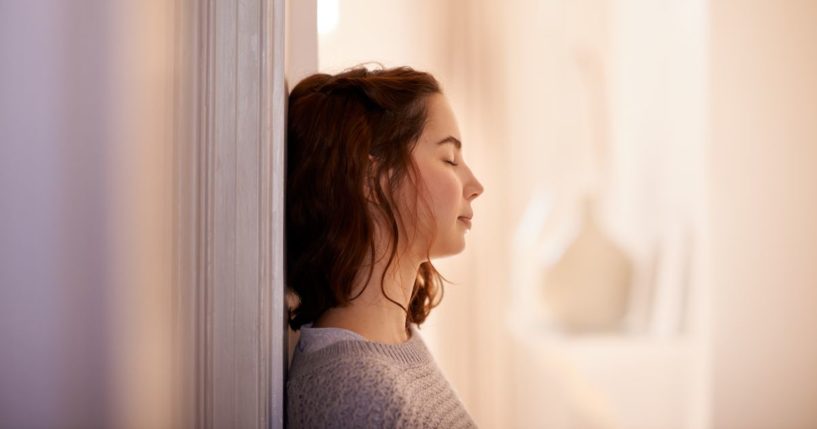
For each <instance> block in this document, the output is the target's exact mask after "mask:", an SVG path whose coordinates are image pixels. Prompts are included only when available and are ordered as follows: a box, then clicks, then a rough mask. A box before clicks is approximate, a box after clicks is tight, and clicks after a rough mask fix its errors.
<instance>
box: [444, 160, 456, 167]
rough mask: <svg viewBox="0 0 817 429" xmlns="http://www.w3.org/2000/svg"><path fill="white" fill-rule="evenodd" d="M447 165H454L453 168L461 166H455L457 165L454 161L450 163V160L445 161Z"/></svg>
mask: <svg viewBox="0 0 817 429" xmlns="http://www.w3.org/2000/svg"><path fill="white" fill-rule="evenodd" d="M445 163H446V164H451V165H453V166H457V165H459V164H455V163H454V161H449V160H445Z"/></svg>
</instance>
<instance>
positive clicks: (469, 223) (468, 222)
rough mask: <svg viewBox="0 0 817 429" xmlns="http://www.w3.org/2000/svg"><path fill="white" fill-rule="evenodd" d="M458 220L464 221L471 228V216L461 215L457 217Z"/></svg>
mask: <svg viewBox="0 0 817 429" xmlns="http://www.w3.org/2000/svg"><path fill="white" fill-rule="evenodd" d="M457 220H458V221H460V222H462V223H464V224H465V225H466V226H467V227H468V229H471V217H470V216H469V217H466V216H460V217H458V218H457Z"/></svg>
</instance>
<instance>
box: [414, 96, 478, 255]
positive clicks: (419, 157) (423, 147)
mask: <svg viewBox="0 0 817 429" xmlns="http://www.w3.org/2000/svg"><path fill="white" fill-rule="evenodd" d="M427 107H428V121H427V123H426V127H425V129H424V130H423V134H422V135H421V136H420V138H419V140H418V141H417V144H416V145H415V146H414V149H413V151H412V157H413V159H414V162H415V163H416V165H417V167H418V170H419V173H420V176H421V179H422V181H423V182H424V183H425V186H426V191H427V193H426V194H425V195H424V197H425V199H426V201H427V202H428V206H429V207H428V208H429V209H430V210H431V213H429V212H428V211H427V210H425V206H424V205H423V204H422V202H421V203H420V204H419V206H418V207H417V213H418V216H419V219H418V224H419V225H421V226H420V228H419V230H418V231H417V232H416V234H417V236H416V237H415V240H414V242H415V243H420V245H421V247H422V248H417V249H416V250H417V251H419V252H420V253H419V255H421V256H422V257H425V254H426V247H425V246H426V245H427V244H428V243H429V242H430V252H429V256H430V257H432V258H435V257H443V256H449V255H454V254H457V253H460V252H462V250H463V249H464V248H465V233H466V232H467V231H468V230H469V229H471V219H470V218H471V217H472V216H473V213H474V212H473V208H472V207H471V202H472V201H473V200H474V199H475V198H476V197H477V196H479V195H480V194H481V193H482V191H483V187H482V184H481V183H480V182H479V181H478V180H477V178H476V177H474V174H473V173H472V172H471V169H470V168H469V167H468V165H467V164H466V163H465V159H464V158H463V156H462V148H461V144H460V142H461V141H462V138H461V136H460V131H459V127H458V126H457V120H456V118H455V116H454V112H453V110H452V109H451V105H450V104H449V103H448V99H447V98H446V97H445V96H444V95H442V94H434V95H432V96H430V97H429V99H428V106H427ZM406 183H407V182H406ZM420 189H422V187H421V188H420ZM410 196H411V198H410V199H408V200H407V201H412V202H413V201H414V198H413V195H410ZM434 229H436V231H437V234H436V238H434V237H432V234H433V231H434ZM411 235H413V234H412V232H410V236H411ZM432 238H434V240H433V241H431V240H432ZM415 247H416V246H415Z"/></svg>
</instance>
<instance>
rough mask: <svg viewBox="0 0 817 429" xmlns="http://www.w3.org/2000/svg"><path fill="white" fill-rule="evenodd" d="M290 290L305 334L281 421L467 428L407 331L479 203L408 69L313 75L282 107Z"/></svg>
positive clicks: (445, 127)
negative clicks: (438, 261) (438, 263)
mask: <svg viewBox="0 0 817 429" xmlns="http://www.w3.org/2000/svg"><path fill="white" fill-rule="evenodd" d="M287 132H288V135H287V151H288V152H287V173H286V174H287V185H286V186H287V192H286V195H287V196H286V207H287V208H286V280H287V285H288V287H289V288H290V291H292V292H294V293H295V295H297V298H298V299H299V303H298V305H297V307H295V308H294V309H293V310H292V313H291V315H290V321H289V323H290V326H291V327H292V329H294V330H299V329H300V331H301V334H300V338H299V340H298V344H297V346H296V349H295V352H294V355H293V358H292V364H291V366H290V369H289V375H288V380H287V408H288V410H287V415H288V416H287V421H288V426H289V427H292V428H302V427H355V428H364V427H377V428H381V427H383V428H385V427H407V428H419V427H440V428H457V427H474V426H475V425H474V422H473V420H472V419H471V417H470V416H469V414H468V412H467V411H466V409H465V407H464V406H463V405H462V403H461V401H460V400H459V398H458V397H457V395H456V393H455V392H454V391H453V390H452V388H451V386H450V384H449V383H448V382H447V381H446V380H445V378H444V377H443V375H442V374H441V372H440V370H439V368H438V367H437V365H436V364H435V362H434V359H433V357H432V356H431V355H430V354H429V352H428V350H427V349H426V347H425V344H424V343H423V340H422V338H421V336H420V334H419V332H418V330H417V327H418V326H419V325H420V324H422V323H423V322H424V321H425V319H426V317H428V314H429V312H430V311H431V309H432V308H434V307H435V306H437V305H438V304H439V302H440V299H441V298H442V292H443V289H442V288H443V284H442V281H443V278H442V276H441V275H440V274H439V273H438V272H437V271H436V270H435V268H434V266H433V265H432V264H431V260H432V259H434V258H439V257H443V256H448V255H454V254H457V253H459V252H461V251H462V250H463V249H464V248H465V234H466V232H467V231H468V230H469V229H470V228H471V217H472V216H473V208H472V202H473V201H474V199H475V198H476V197H477V196H479V195H480V194H481V193H482V192H483V187H482V185H481V184H480V182H479V181H478V180H477V179H476V178H475V177H474V174H473V173H472V172H471V170H470V169H469V168H468V165H467V164H466V163H465V160H464V159H463V156H462V144H461V138H460V132H459V129H458V127H457V122H456V119H455V117H454V113H453V112H452V110H451V107H450V105H449V103H448V101H447V99H446V98H445V96H444V95H443V94H442V92H441V89H440V86H439V84H438V82H437V81H436V80H435V79H434V77H433V76H431V75H430V74H428V73H423V72H419V71H415V70H413V69H411V68H409V67H400V68H394V69H378V70H371V71H370V70H367V69H365V68H360V67H359V68H353V69H350V70H347V71H345V72H343V73H340V74H337V75H334V76H331V75H327V74H316V75H312V76H309V77H307V78H306V79H304V80H303V81H301V82H300V83H299V84H298V85H297V86H296V87H295V88H294V89H293V90H292V93H291V94H290V97H289V111H288V126H287Z"/></svg>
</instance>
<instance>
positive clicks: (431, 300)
mask: <svg viewBox="0 0 817 429" xmlns="http://www.w3.org/2000/svg"><path fill="white" fill-rule="evenodd" d="M439 93H442V90H441V88H440V85H439V83H438V82H437V80H436V79H435V78H434V77H433V76H432V75H431V74H429V73H425V72H421V71H416V70H414V69H412V68H410V67H397V68H391V69H384V68H382V66H381V68H380V69H376V70H367V69H366V68H365V67H362V66H357V67H354V68H351V69H347V70H346V71H344V72H342V73H339V74H337V75H329V74H323V73H319V74H314V75H311V76H309V77H307V78H305V79H303V80H302V81H301V82H299V83H298V85H296V86H295V88H293V89H292V92H291V93H290V95H289V105H288V118H287V138H286V139H287V154H286V156H287V160H286V168H287V170H286V214H285V235H286V236H285V243H286V244H285V248H286V254H285V278H286V283H287V287H288V291H289V292H294V293H295V295H297V298H298V301H299V302H298V303H297V305H296V306H295V308H292V309H290V315H289V325H290V327H291V328H292V329H294V330H298V329H300V327H301V326H302V325H304V324H306V323H310V322H314V321H315V320H317V319H318V318H319V317H320V316H321V314H323V312H324V311H326V310H327V309H329V308H332V307H337V306H345V305H348V303H349V302H351V301H352V300H354V299H355V298H357V297H358V296H360V293H359V294H358V295H357V296H355V297H351V296H350V295H351V293H352V287H353V286H354V280H355V278H356V276H357V275H358V271H359V270H360V269H361V266H362V264H363V262H364V259H365V257H366V254H367V252H368V253H369V256H370V258H369V262H370V264H369V266H370V269H369V274H368V277H367V280H366V283H365V285H366V286H365V287H368V283H369V280H371V278H372V274H373V270H374V258H375V241H374V240H375V238H374V232H375V230H374V225H375V219H373V217H372V214H371V212H370V211H369V209H368V208H367V207H368V206H369V205H370V204H371V203H372V198H369V197H368V196H367V195H365V193H366V192H365V190H366V189H368V190H370V191H371V192H372V193H373V196H374V203H375V206H376V207H377V209H378V210H379V212H380V213H381V214H382V215H383V217H384V219H386V223H387V224H388V226H389V228H387V231H385V233H386V234H385V236H386V237H387V238H388V248H387V250H388V254H389V259H388V262H387V264H386V270H384V272H383V276H382V277H381V292H382V293H383V295H384V296H386V298H387V299H388V300H389V301H391V302H393V303H394V304H395V305H397V306H399V307H400V308H402V309H403V310H404V311H405V312H406V315H407V317H406V328H408V326H409V324H410V323H416V324H418V325H419V324H421V323H422V322H424V321H425V319H426V317H427V316H428V314H429V313H430V312H431V309H432V308H434V307H436V306H437V305H439V303H440V301H441V300H442V295H443V292H444V288H443V281H444V280H445V279H444V277H443V276H442V275H440V273H439V272H437V270H436V269H435V268H434V266H433V265H432V264H431V261H430V260H426V261H425V262H422V263H421V264H420V267H419V270H418V273H417V278H416V280H415V282H414V287H413V290H412V293H411V299H410V301H409V305H408V308H405V307H403V305H402V304H400V303H399V302H397V301H394V300H393V299H391V298H390V297H389V296H388V295H387V294H386V292H385V290H384V289H383V281H384V279H385V275H386V272H387V270H388V268H389V267H390V266H391V264H392V262H394V260H395V258H396V255H397V243H398V239H399V238H400V237H399V228H398V223H397V219H398V218H399V219H400V220H401V222H402V221H404V220H405V217H404V216H401V213H399V211H398V210H397V206H396V204H395V199H394V195H395V194H396V193H397V189H398V188H399V187H400V185H401V184H402V183H403V182H404V180H409V181H410V183H411V184H413V185H417V184H418V180H421V179H419V176H418V175H417V169H416V165H415V164H414V162H413V160H412V157H411V152H412V149H413V148H414V146H415V144H416V143H417V140H418V139H419V138H420V136H421V134H422V132H423V129H424V128H425V124H426V122H427V106H426V104H427V99H428V97H429V96H431V95H433V94H439ZM370 157H371V159H374V160H375V161H376V162H371V160H370ZM384 183H385V186H383V185H382V184H384ZM415 206H416V205H415ZM413 221H416V219H413ZM446 281H447V280H446ZM365 287H364V289H365ZM362 292H363V290H361V293H362Z"/></svg>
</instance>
